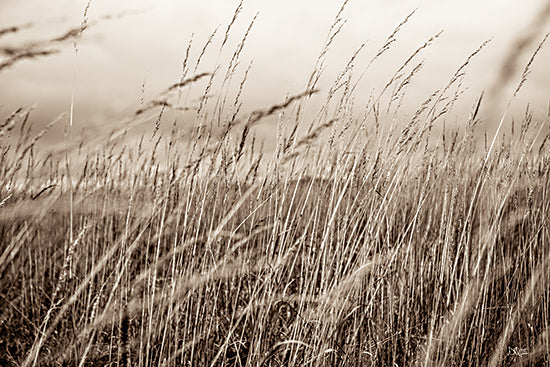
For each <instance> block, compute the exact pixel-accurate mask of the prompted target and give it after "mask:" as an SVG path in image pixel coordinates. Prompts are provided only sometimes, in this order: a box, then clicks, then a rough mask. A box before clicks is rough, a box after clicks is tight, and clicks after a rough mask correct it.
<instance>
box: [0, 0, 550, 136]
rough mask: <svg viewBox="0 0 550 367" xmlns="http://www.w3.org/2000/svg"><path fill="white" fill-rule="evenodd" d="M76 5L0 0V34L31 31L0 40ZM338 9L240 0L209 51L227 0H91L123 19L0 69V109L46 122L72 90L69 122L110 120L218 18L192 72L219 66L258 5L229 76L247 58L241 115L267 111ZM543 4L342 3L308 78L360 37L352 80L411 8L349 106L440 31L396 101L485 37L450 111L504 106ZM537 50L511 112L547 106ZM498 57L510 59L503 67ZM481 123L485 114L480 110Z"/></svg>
mask: <svg viewBox="0 0 550 367" xmlns="http://www.w3.org/2000/svg"><path fill="white" fill-rule="evenodd" d="M87 3H88V0H86V1H75V0H52V1H47V2H45V1H41V0H25V1H20V0H1V1H0V29H1V28H6V27H9V26H14V25H24V24H27V23H29V22H32V27H28V28H26V29H22V30H21V31H19V32H16V33H12V34H5V35H4V36H2V37H0V47H7V46H17V45H24V44H25V43H28V42H35V41H37V40H47V39H51V38H53V37H56V36H59V35H62V34H63V33H64V32H65V31H67V30H68V29H70V28H71V27H74V26H78V25H79V24H80V23H81V22H82V20H83V15H84V9H85V7H86V5H87ZM341 4H342V2H340V1H334V0H330V1H327V0H301V1H300V0H279V1H271V0H245V1H244V4H243V10H242V12H241V13H240V14H239V17H238V19H237V21H236V22H235V25H234V27H233V28H232V31H231V35H230V37H229V41H228V44H227V46H226V48H225V50H226V51H225V53H224V54H222V55H218V53H217V50H218V49H219V45H220V44H221V41H222V39H223V36H224V32H225V29H226V27H227V25H228V24H229V22H230V21H231V18H232V16H233V13H234V10H235V8H236V7H237V5H238V1H236V0H201V1H194V0H193V1H192V0H119V1H110V0H92V1H91V2H90V5H89V8H88V11H87V19H88V21H89V22H94V21H95V20H98V19H101V18H102V17H104V16H105V15H117V14H124V16H121V17H114V18H112V19H109V20H105V19H104V20H101V21H99V22H98V23H97V24H94V25H93V27H90V28H88V29H86V31H85V32H84V33H83V34H82V37H81V38H80V39H79V40H78V43H77V47H78V52H77V53H76V52H75V49H74V45H73V42H72V41H71V42H66V43H63V44H60V45H58V46H56V48H58V49H59V53H57V54H55V55H50V56H47V57H42V58H38V59H33V60H24V61H21V62H19V63H16V64H15V65H13V66H11V67H9V68H7V69H4V70H0V117H2V118H4V117H5V116H8V115H9V114H10V113H11V112H12V111H13V110H15V109H16V108H17V107H19V106H35V107H34V112H33V115H32V116H33V117H32V122H33V123H34V124H36V126H38V127H40V126H43V125H45V124H46V123H47V122H48V121H50V120H52V119H54V118H55V117H56V116H57V115H58V114H59V113H61V112H63V111H68V110H69V108H70V105H71V100H72V98H71V97H72V96H73V92H74V97H75V98H74V124H75V126H76V127H77V128H86V129H89V130H90V131H94V129H98V126H105V125H106V124H107V125H108V124H114V123H115V122H116V121H120V120H122V119H124V117H126V116H129V115H131V114H132V112H133V111H135V110H136V109H137V108H139V106H140V104H141V103H142V102H141V101H142V100H149V99H153V98H155V96H157V95H158V94H159V93H160V92H161V91H163V90H164V89H166V87H167V86H169V85H171V84H172V83H174V82H176V81H178V80H179V79H180V77H181V68H182V62H183V60H184V59H185V55H186V50H187V47H188V44H189V42H190V40H191V42H192V43H191V44H192V47H191V51H190V59H191V61H190V62H193V60H195V61H196V59H197V57H198V56H199V54H200V50H201V49H202V47H203V45H204V44H205V42H206V41H207V39H208V37H209V36H210V35H211V34H212V32H213V31H214V30H215V29H216V28H217V27H219V29H218V31H217V33H216V34H215V36H214V38H213V41H212V46H211V47H210V49H209V50H208V52H207V53H206V54H205V56H204V58H203V61H202V63H201V65H200V66H199V68H198V70H197V72H212V71H213V69H214V68H215V66H216V61H219V60H220V58H221V59H223V58H230V56H231V54H232V52H233V50H234V49H235V48H236V47H237V44H238V43H239V42H240V40H241V39H242V37H243V35H244V33H245V31H246V29H247V27H248V25H249V23H250V22H251V20H252V19H253V17H254V16H255V15H256V14H257V19H256V21H255V23H254V26H253V28H252V30H251V32H250V34H249V35H248V37H247V40H246V44H245V47H244V49H243V52H242V55H241V57H240V63H241V65H240V67H239V73H240V74H239V75H240V76H238V78H237V79H239V80H240V79H241V78H242V75H243V73H244V71H245V70H246V67H247V66H248V65H249V64H250V62H252V68H251V70H250V72H249V75H248V79H247V84H246V87H245V88H244V90H243V95H242V98H243V101H245V102H244V108H243V111H247V110H252V109H254V108H261V107H267V106H269V105H271V104H273V103H279V102H281V101H282V100H284V98H285V96H287V95H293V94H297V93H299V92H301V91H302V90H303V89H304V88H305V86H306V83H307V80H308V77H309V75H310V74H311V72H312V69H313V67H314V65H315V62H316V60H317V58H318V55H319V53H320V51H321V49H322V47H323V45H324V43H325V41H326V38H327V33H328V30H329V27H330V25H331V23H332V22H333V20H334V17H335V15H336V13H337V12H338V9H339V8H340V6H341ZM549 6H550V5H549V1H547V0H529V1H522V2H520V1H516V0H485V1H483V0H463V1H460V2H459V1H454V0H452V1H451V0H424V1H420V0H369V1H366V0H350V1H349V3H348V4H347V7H346V9H345V11H344V13H343V17H344V18H345V19H346V24H345V25H344V28H343V29H342V31H341V32H340V33H339V34H338V37H337V39H336V40H335V42H334V44H333V45H332V46H331V48H330V50H329V53H328V54H327V59H326V64H325V69H324V71H323V73H324V74H323V78H322V79H321V82H320V84H319V87H320V88H321V90H324V91H326V90H328V89H329V88H330V85H331V84H330V83H331V81H332V80H334V78H335V77H336V76H337V75H338V73H339V71H340V70H341V69H342V68H343V67H344V66H345V65H346V63H347V62H348V60H349V58H350V57H351V55H352V54H353V53H354V51H355V50H356V49H357V48H358V47H359V46H360V45H361V44H363V43H365V47H364V48H363V50H362V52H361V53H360V55H359V57H358V58H357V60H356V62H355V68H356V71H355V72H354V74H355V75H357V76H359V75H360V74H361V71H362V69H363V68H364V66H366V64H367V63H368V61H369V60H370V58H372V56H373V55H374V54H376V52H377V50H378V49H379V48H380V47H381V46H382V45H383V44H384V42H385V40H386V38H387V37H388V35H389V34H390V33H391V32H392V31H393V29H394V28H395V27H396V25H397V24H399V23H400V22H401V21H402V20H403V19H404V18H405V17H406V16H407V15H408V14H410V13H411V11H413V10H414V9H417V10H416V12H415V14H414V15H413V16H412V17H411V18H410V20H409V21H408V22H407V24H405V25H404V27H403V29H402V30H401V31H400V33H399V34H398V35H397V40H396V42H395V43H394V44H393V45H392V48H391V49H390V50H389V51H388V52H387V53H385V54H384V55H383V56H382V57H381V58H380V59H379V60H377V62H375V63H374V64H373V65H372V66H371V68H370V69H369V71H368V72H367V74H366V75H365V77H364V78H363V79H362V80H361V84H360V87H359V88H358V90H357V96H356V104H357V105H359V106H362V105H365V104H366V103H367V101H368V99H369V96H370V95H371V94H372V93H373V91H376V90H380V89H381V88H382V87H383V86H384V84H385V83H386V82H387V81H388V80H389V78H390V77H391V75H392V74H393V73H394V71H395V70H396V69H397V68H398V67H399V66H400V65H401V64H402V63H403V62H404V60H406V59H407V57H408V56H409V55H410V54H411V53H412V52H413V51H414V50H415V49H417V48H418V47H419V46H421V45H422V44H423V43H424V42H425V41H426V40H427V39H428V38H429V37H431V36H433V35H435V34H437V33H438V32H439V31H441V30H443V33H442V35H441V36H440V37H439V38H438V39H437V40H436V41H435V42H434V43H433V45H431V46H430V47H429V48H428V49H427V50H426V51H425V53H423V54H422V55H421V56H420V57H419V58H418V61H420V60H422V59H424V60H425V65H424V67H423V69H422V70H421V72H420V73H419V75H418V77H417V79H416V80H415V82H414V84H413V85H411V86H410V89H409V92H408V95H407V98H406V99H405V101H404V107H403V108H404V109H405V110H407V109H410V110H411V111H414V110H415V109H416V108H417V107H418V105H419V103H420V102H421V101H422V100H424V99H425V98H426V97H427V96H429V95H430V94H431V93H432V92H433V91H434V90H436V89H438V88H441V87H442V86H444V85H445V84H446V83H447V82H448V80H449V79H450V78H451V77H452V75H453V73H454V72H455V71H456V70H457V69H458V67H459V66H460V65H461V64H462V63H463V62H464V61H465V60H466V58H467V57H468V55H470V54H471V53H472V52H473V51H474V50H476V49H477V48H478V47H479V46H480V45H481V44H482V43H483V42H484V41H486V40H489V39H490V40H491V42H490V43H489V44H488V45H487V46H486V47H485V48H484V49H483V50H482V52H480V53H479V54H478V55H477V56H476V57H475V58H474V59H473V60H472V62H471V64H470V65H469V67H468V69H467V74H466V77H465V79H464V85H465V86H467V90H466V91H465V93H464V96H463V104H462V105H460V106H459V107H457V111H456V112H455V113H456V115H461V114H466V115H467V113H468V109H469V108H470V107H471V105H472V104H473V103H474V102H475V100H476V98H477V97H478V96H479V94H480V93H481V92H482V91H484V90H485V91H489V94H491V95H490V96H489V97H490V98H492V99H493V101H492V106H493V107H492V108H493V110H495V109H498V110H501V109H502V108H503V105H504V104H505V103H506V101H507V100H508V99H509V98H510V96H511V94H512V93H513V89H514V87H515V86H516V85H517V83H518V82H519V80H520V78H521V72H522V69H523V67H524V65H525V64H526V63H527V61H528V60H529V58H530V56H531V54H532V52H533V51H534V50H535V49H536V47H537V44H538V43H539V42H540V41H541V40H542V38H543V37H544V34H545V33H546V32H548V31H550V23H549V22H548V21H547V19H546V18H547V17H544V16H542V15H543V14H546V13H544V9H547V8H548V7H549ZM548 47H550V43H549V45H546V47H544V48H543V49H542V50H541V52H540V53H539V55H538V56H537V59H536V60H535V62H534V64H533V67H532V73H531V75H530V77H529V80H528V81H527V83H526V84H525V86H524V88H523V90H522V92H521V94H520V95H519V96H518V98H517V99H516V100H515V102H514V106H515V107H514V108H515V109H516V110H514V111H516V112H517V113H520V112H519V111H521V110H522V109H524V108H525V105H526V104H527V103H530V105H531V106H532V108H533V109H534V110H535V111H536V112H537V113H538V114H540V115H544V113H545V112H546V108H547V106H548V100H549V99H550V96H549V95H548V94H549V93H548V91H549V88H548V86H549V85H550V68H548V67H547V66H546V65H549V64H550V62H549V61H550V50H548ZM2 57H6V56H5V55H3V56H0V62H1V58H2ZM510 60H512V61H516V63H514V62H510ZM506 62H508V64H509V65H508V68H505V67H504V66H503V65H505V63H506ZM503 70H505V71H503ZM503 82H506V83H505V84H503ZM237 85H238V83H237ZM495 85H497V86H498V88H495ZM494 106H497V107H496V108H495V107H494ZM491 118H494V116H493V117H490V116H488V117H487V119H488V120H490V119H491ZM488 123H489V125H491V122H490V121H489V122H488ZM62 131H63V130H62V128H58V129H57V130H55V129H54V130H53V131H52V133H50V134H49V135H48V136H47V137H46V141H49V142H51V143H52V144H54V143H55V142H56V141H59V140H60V139H61V136H62V135H63V133H62Z"/></svg>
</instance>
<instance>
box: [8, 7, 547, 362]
mask: <svg viewBox="0 0 550 367" xmlns="http://www.w3.org/2000/svg"><path fill="white" fill-rule="evenodd" d="M346 3H347V2H344V3H343V6H342V9H341V10H340V11H339V13H338V15H337V16H336V18H335V20H334V23H333V25H332V27H331V28H330V31H329V35H328V37H327V42H326V45H325V47H323V49H322V51H321V54H320V56H319V60H318V61H317V64H316V66H315V68H314V71H313V72H312V74H311V76H310V78H309V79H308V82H307V85H306V87H307V88H306V89H305V91H304V92H302V93H297V94H294V95H293V96H289V97H287V98H286V99H285V100H284V101H282V102H280V103H275V104H273V105H272V106H268V107H266V108H258V109H256V110H254V111H252V112H251V113H246V112H244V111H242V110H241V100H240V98H241V96H242V91H243V89H244V88H246V80H247V78H248V70H249V68H247V69H246V70H244V73H243V74H242V75H241V79H240V83H239V84H238V85H237V86H235V88H232V82H233V76H234V75H236V74H238V72H239V69H238V64H239V58H240V55H241V51H242V49H243V48H244V47H245V41H246V39H247V37H249V36H250V34H251V33H250V27H251V26H252V24H253V22H254V21H255V18H254V19H253V20H252V21H251V23H249V24H250V27H249V28H248V30H247V31H246V33H245V34H244V36H243V38H241V41H240V42H239V43H238V44H237V45H236V51H234V52H233V53H232V56H231V58H230V61H229V65H228V66H227V67H226V68H224V64H223V62H224V61H223V60H224V59H223V57H222V53H223V50H224V49H225V47H229V46H228V45H229V44H230V41H231V36H230V32H231V30H232V26H233V24H234V23H235V22H236V21H237V19H238V17H239V16H240V13H241V7H242V5H241V4H239V6H238V7H237V8H236V10H235V13H234V15H233V17H232V19H231V21H230V23H229V25H228V27H227V30H226V32H225V33H224V35H223V39H222V40H221V44H220V48H219V49H218V53H217V55H216V57H217V65H216V67H215V69H214V70H211V71H205V72H199V68H198V66H199V64H200V60H202V59H203V57H204V56H205V54H206V53H207V52H208V51H209V50H210V48H211V47H212V46H211V45H213V44H214V43H215V42H216V38H215V37H216V34H217V33H216V32H214V33H212V36H211V37H210V38H209V39H208V40H207V42H206V44H205V45H203V47H202V48H201V51H200V53H199V56H198V59H197V60H196V64H195V67H192V66H191V58H190V56H189V55H190V52H189V50H190V49H191V47H193V46H194V45H193V44H192V43H190V44H189V47H188V52H187V54H186V58H185V60H184V63H183V68H182V76H181V79H180V81H179V82H177V83H174V84H173V85H171V86H170V87H168V88H167V90H166V92H165V93H162V94H161V96H160V98H159V99H156V100H153V101H152V102H149V103H147V102H145V101H142V103H141V105H140V106H139V107H138V109H137V111H136V112H135V114H134V115H133V116H131V117H129V118H128V119H127V120H125V121H122V122H121V123H120V125H119V126H118V127H117V128H116V129H115V130H114V131H112V132H110V133H109V134H106V135H105V136H101V137H99V138H98V139H95V140H92V141H90V142H89V143H88V144H84V143H78V144H75V145H74V146H73V145H72V144H73V143H74V142H71V141H68V142H67V147H66V149H64V150H63V151H61V152H60V151H54V152H51V153H50V154H47V155H42V154H41V153H42V152H40V149H39V148H38V146H37V142H38V140H39V139H40V138H41V136H42V135H43V134H44V133H45V130H44V131H43V132H40V133H38V134H35V135H33V134H32V133H31V130H30V129H29V127H28V126H29V125H28V124H29V122H28V121H29V118H30V117H29V116H30V114H31V110H30V109H26V108H21V109H18V110H16V111H14V112H13V113H11V114H9V115H8V116H7V117H6V118H5V119H4V122H3V123H1V124H0V131H1V132H3V134H4V135H2V137H0V138H1V139H4V140H3V141H2V142H3V143H4V142H6V144H5V146H4V148H2V156H1V159H0V173H1V175H0V183H1V186H0V274H1V278H0V289H1V292H0V295H1V296H0V306H1V307H0V310H1V311H0V356H1V357H0V364H5V365H10V364H13V365H20V364H22V365H26V366H31V365H53V364H63V365H64V364H75V365H79V366H84V365H98V364H103V365H143V366H145V365H166V366H177V365H183V364H185V365H201V366H202V365H211V366H214V365H220V366H222V365H223V366H226V365H231V366H282V365H285V366H304V365H307V366H349V365H357V366H363V365H388V366H394V365H411V364H419V365H425V366H432V365H444V364H453V365H513V364H524V365H533V366H534V365H542V364H545V363H546V364H547V363H549V360H548V355H550V339H549V326H550V324H549V317H550V310H549V308H548V305H549V304H550V302H549V297H550V293H549V288H548V284H549V282H550V279H549V278H548V273H547V271H546V267H547V266H548V265H549V262H550V253H549V247H548V241H549V240H550V232H549V228H548V218H549V210H550V207H549V205H548V203H549V202H550V200H548V192H549V191H548V190H549V189H550V187H549V182H550V177H549V172H550V164H549V162H550V160H549V157H548V154H547V152H546V149H544V145H545V143H546V142H547V140H548V139H547V137H546V138H542V137H541V136H540V135H541V132H542V130H543V126H544V125H543V124H537V123H535V122H534V119H533V117H532V114H531V113H530V112H529V110H528V111H527V112H526V114H525V118H524V121H523V122H522V124H521V127H520V133H519V134H518V135H514V136H512V137H509V138H508V139H506V138H505V137H503V136H501V135H500V134H497V135H495V137H494V139H493V140H492V143H491V144H490V146H487V147H482V146H480V144H477V142H476V140H475V137H476V136H478V135H479V134H480V133H479V131H478V130H479V126H480V125H481V123H480V117H479V111H480V106H481V104H482V103H483V102H482V101H483V98H482V96H479V98H478V99H477V100H476V102H475V103H474V105H473V108H472V112H471V114H470V115H469V116H465V117H464V121H465V122H466V125H467V127H466V129H465V130H463V131H462V130H461V131H456V132H451V133H448V132H447V130H446V129H447V127H446V126H445V128H444V129H443V133H442V137H441V140H440V138H439V137H435V136H433V134H432V129H433V128H434V126H436V125H437V124H438V123H440V124H443V121H445V118H446V117H447V115H448V114H449V112H450V111H452V108H453V106H454V103H455V102H456V101H457V100H458V99H459V98H460V96H461V92H460V91H461V88H462V87H461V81H462V76H463V75H464V72H465V71H466V70H465V69H466V68H467V66H468V65H469V63H470V61H471V60H472V59H473V57H475V56H476V55H477V54H478V53H479V52H481V50H482V48H483V47H485V45H486V43H484V44H482V46H481V47H480V48H479V49H477V50H475V51H474V52H473V53H472V54H471V55H470V56H469V57H467V58H466V60H465V62H463V63H462V64H460V65H461V66H459V67H458V69H457V72H456V73H455V74H453V75H452V76H451V79H450V81H449V83H448V84H447V85H446V86H443V88H442V89H440V90H438V91H435V92H433V93H432V94H430V95H429V96H428V97H427V98H426V99H425V101H424V103H423V104H422V105H421V106H419V107H418V109H417V111H416V113H415V114H414V115H413V116H412V117H411V116H409V117H408V118H407V117H406V115H405V114H402V113H401V112H400V106H401V102H397V104H396V105H394V107H393V108H390V107H391V106H392V104H393V103H394V102H395V101H401V100H402V98H403V97H404V96H405V94H406V92H405V88H406V87H407V86H409V84H411V83H412V80H413V76H415V75H416V74H417V73H419V72H420V69H421V68H422V65H423V63H422V62H419V63H414V62H413V60H414V59H415V58H416V57H417V56H418V55H419V54H420V53H421V52H423V50H424V49H426V48H427V47H429V46H430V45H431V44H432V43H433V42H435V41H436V40H437V39H438V38H439V34H438V35H436V36H434V37H432V38H430V39H429V40H428V41H426V42H425V43H424V44H422V45H421V46H420V47H419V48H418V49H417V50H416V51H415V52H414V53H413V54H412V55H411V57H410V58H409V59H407V60H406V61H405V62H404V64H402V65H401V66H400V67H399V68H398V69H397V71H396V73H395V74H394V75H393V76H392V77H391V78H390V81H389V82H388V83H387V84H386V85H385V87H384V88H383V90H382V91H381V92H380V93H378V94H375V97H373V98H371V100H370V103H369V105H367V106H366V107H365V109H364V111H363V114H362V116H363V119H362V120H360V121H355V119H354V118H353V114H352V111H353V110H354V109H355V108H356V107H355V105H354V91H355V89H356V88H355V87H356V85H357V84H356V83H357V81H358V80H359V79H361V78H362V77H363V75H360V76H359V77H358V78H357V79H355V80H354V79H353V68H354V63H355V62H356V57H357V55H358V53H359V52H360V51H361V50H362V49H363V46H362V47H360V48H359V49H358V50H357V51H356V52H355V53H354V54H353V55H352V57H351V58H350V61H349V62H348V63H347V65H346V66H345V67H344V69H343V71H342V72H341V73H340V74H339V75H338V76H337V77H336V79H335V82H334V85H333V86H332V87H331V88H330V89H329V90H328V92H327V96H326V100H325V101H326V102H325V104H324V105H323V106H322V107H321V108H320V110H319V111H318V113H317V114H316V115H315V116H316V117H315V118H314V119H313V121H307V120H306V117H307V116H306V115H305V114H304V113H303V111H304V109H305V108H306V107H307V101H308V99H309V98H312V95H313V94H315V93H317V94H318V93H321V92H322V91H318V90H317V89H315V88H316V87H317V84H318V80H319V78H320V73H321V72H322V71H323V65H324V62H325V61H324V60H325V57H326V54H327V53H328V52H329V51H330V45H331V44H332V43H333V42H334V41H335V39H336V37H337V35H338V34H339V32H340V30H341V27H342V26H343V24H344V20H343V18H342V14H343V12H344V10H345V6H346ZM412 15H413V14H411V15H409V16H408V17H407V18H406V19H405V20H404V21H403V22H402V23H400V24H399V25H398V26H397V28H396V29H395V31H394V32H392V34H391V35H390V37H388V39H387V40H386V42H385V43H384V45H383V46H382V47H381V48H380V49H379V51H378V52H377V53H376V54H375V56H374V57H373V58H372V59H371V61H370V62H369V64H368V65H367V69H368V68H369V67H370V65H372V64H373V63H375V62H376V61H377V60H378V58H380V57H382V56H383V55H384V54H385V53H386V51H387V50H389V48H390V47H391V46H392V45H393V44H394V43H395V42H396V40H397V38H396V37H397V35H398V33H399V32H400V31H401V30H402V28H404V27H405V26H406V24H407V22H408V21H409V19H410V17H411V16H412ZM87 24H88V26H89V25H90V23H89V22H88V23H87ZM8 31H9V32H17V29H14V30H6V31H5V32H8ZM80 31H82V27H81V28H80ZM1 34H2V33H1V32H0V35H1ZM539 49H540V47H539V48H538V49H537V50H536V51H535V53H534V56H536V54H537V53H538V50H539ZM534 56H533V58H532V59H531V60H530V61H529V64H528V66H527V67H526V69H525V72H524V73H523V76H522V77H521V80H520V82H519V86H518V88H517V89H516V92H515V93H514V96H515V95H516V94H517V93H518V92H519V89H520V88H521V86H522V85H523V84H524V83H525V80H526V77H527V75H528V73H529V68H530V66H531V64H532V63H533V61H534ZM219 70H227V72H226V74H225V75H220V74H219ZM206 77H207V78H206ZM203 78H204V79H208V80H204V81H205V84H200V82H201V79H203ZM220 79H221V80H220ZM216 86H219V87H220V89H219V91H220V94H218V95H219V96H220V97H219V98H218V99H211V98H210V95H211V93H212V90H213V89H215V88H216ZM193 88H195V89H193ZM199 88H202V89H200V91H199V95H200V97H199V99H198V100H197V101H199V102H198V103H199V106H196V108H192V106H188V105H187V104H188V101H189V100H190V98H189V96H191V95H193V93H195V92H196V89H199ZM233 89H235V93H234V94H231V92H232V90H233ZM176 92H177V98H176V100H175V101H173V100H172V99H171V98H173V97H174V94H176ZM221 96H223V97H221ZM385 98H386V99H385ZM227 101H233V102H232V104H230V105H227V104H226V103H227ZM383 102H384V106H385V103H387V106H388V107H387V108H381V105H382V103H383ZM212 105H213V108H212ZM158 109H160V113H158V114H157V113H156V112H157V110H158ZM506 112H507V111H506ZM168 113H174V114H175V115H174V116H175V122H174V123H173V124H172V125H171V127H170V128H169V129H166V128H165V126H163V124H164V123H165V121H166V120H165V119H164V118H162V117H164V116H165V115H166V114H168ZM273 115H278V122H277V127H276V130H277V132H276V140H277V141H276V152H275V153H274V154H273V155H271V156H270V155H269V154H268V153H267V152H265V151H264V150H263V149H262V148H261V147H260V146H258V145H260V144H259V143H258V142H257V139H256V138H255V136H256V135H254V129H255V127H256V126H257V125H258V124H260V123H261V122H262V121H263V119H265V118H270V117H272V116H273ZM189 116H192V117H193V118H194V119H195V120H194V121H196V122H197V125H195V126H194V127H193V128H191V129H189V130H183V128H180V127H179V126H180V125H181V124H179V123H178V122H180V121H182V120H183V119H185V118H189ZM503 121H504V118H503ZM54 122H57V121H54ZM546 122H547V121H545V123H546ZM52 124H53V122H52ZM52 124H50V125H52ZM146 124H148V125H151V129H149V130H147V131H146V132H144V133H143V134H142V135H141V137H140V138H138V141H137V143H135V142H133V141H132V140H131V139H130V137H129V134H128V132H129V131H130V130H132V129H139V128H141V127H143V125H146ZM18 126H19V133H18V134H17V135H15V133H14V132H15V131H16V128H17V127H18ZM286 127H289V128H290V130H286V129H285V128H286ZM146 134H147V135H146ZM148 134H150V138H149V135H148ZM11 135H13V136H11ZM8 137H9V139H8ZM184 137H185V139H184ZM15 138H17V140H16V142H15V144H12V142H13V141H14V139H15ZM147 141H150V142H151V145H150V147H147V143H146V142H147ZM541 141H542V143H540V142H541ZM487 145H488V144H487ZM75 162H82V163H81V164H80V163H75ZM68 172H70V173H71V175H70V177H68ZM46 178H47V179H46ZM73 232H74V233H78V236H76V238H72V233H73Z"/></svg>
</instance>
